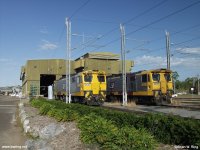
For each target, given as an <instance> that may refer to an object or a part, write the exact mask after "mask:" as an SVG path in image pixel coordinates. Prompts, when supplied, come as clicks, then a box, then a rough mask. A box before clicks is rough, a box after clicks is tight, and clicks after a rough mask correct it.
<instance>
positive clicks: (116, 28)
mask: <svg viewBox="0 0 200 150" xmlns="http://www.w3.org/2000/svg"><path fill="white" fill-rule="evenodd" d="M167 1H168V0H163V1H161V2H159V3H158V4H156V5H154V6H153V7H151V8H149V9H147V10H145V11H143V12H142V13H140V14H138V15H136V16H135V17H133V18H131V19H129V20H127V21H125V22H124V23H122V24H127V23H129V22H131V21H133V20H135V19H137V18H138V17H141V16H143V15H145V14H147V13H148V12H150V11H153V10H154V9H156V8H157V7H159V6H160V5H162V4H164V3H166V2H167ZM93 21H94V20H93ZM116 30H118V27H115V28H113V29H112V30H110V31H108V32H106V33H105V34H103V35H102V36H101V37H100V38H98V39H97V40H95V41H94V42H96V41H98V40H100V39H102V38H103V37H106V36H107V35H110V34H111V33H112V32H114V31H116ZM118 40H119V39H117V40H113V41H111V42H109V43H113V42H115V41H118ZM109 43H108V44H109ZM92 44H93V43H92ZM106 45H107V44H106Z"/></svg>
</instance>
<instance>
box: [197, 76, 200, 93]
mask: <svg viewBox="0 0 200 150" xmlns="http://www.w3.org/2000/svg"><path fill="white" fill-rule="evenodd" d="M197 89H198V91H197V95H200V91H199V74H198V75H197Z"/></svg>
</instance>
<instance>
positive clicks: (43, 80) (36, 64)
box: [20, 52, 134, 97]
mask: <svg viewBox="0 0 200 150" xmlns="http://www.w3.org/2000/svg"><path fill="white" fill-rule="evenodd" d="M121 64H122V61H121V60H120V55H119V54H113V53H111V52H93V53H86V54H84V55H83V56H81V57H79V58H77V59H75V60H71V74H75V73H78V72H82V71H86V70H103V71H105V72H106V75H112V74H119V73H122V67H121ZM133 65H134V63H133V61H131V60H126V71H127V72H131V70H132V67H133ZM65 75H66V61H65V60H64V59H38V60H27V62H26V64H25V65H24V66H22V67H21V74H20V80H21V81H22V94H23V96H25V97H28V96H36V95H42V96H45V97H47V96H48V91H47V89H48V86H49V85H53V83H54V81H55V80H59V79H60V78H61V77H63V76H65Z"/></svg>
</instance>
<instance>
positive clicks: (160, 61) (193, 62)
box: [135, 55, 200, 68]
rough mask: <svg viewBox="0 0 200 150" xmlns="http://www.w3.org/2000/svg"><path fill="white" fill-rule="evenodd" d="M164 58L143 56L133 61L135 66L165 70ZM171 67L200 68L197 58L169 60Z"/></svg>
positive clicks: (165, 62)
mask: <svg viewBox="0 0 200 150" xmlns="http://www.w3.org/2000/svg"><path fill="white" fill-rule="evenodd" d="M166 64H167V61H166V58H165V57H161V56H150V55H144V56H142V57H137V58H136V59H135V66H153V67H156V68H166ZM171 67H187V68H190V67H193V68H194V67H197V68H199V67H200V59H198V58H192V57H187V58H179V57H172V58H171Z"/></svg>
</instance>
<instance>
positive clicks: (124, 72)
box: [120, 24, 127, 106]
mask: <svg viewBox="0 0 200 150" xmlns="http://www.w3.org/2000/svg"><path fill="white" fill-rule="evenodd" d="M120 31H121V59H122V100H123V106H126V105H127V90H126V62H125V60H126V52H125V39H126V38H125V29H124V26H123V25H122V24H120Z"/></svg>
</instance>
